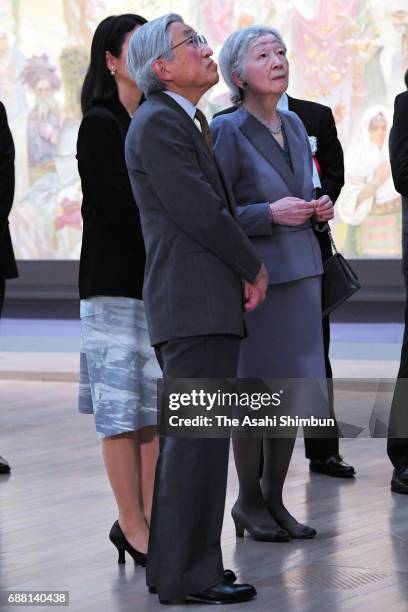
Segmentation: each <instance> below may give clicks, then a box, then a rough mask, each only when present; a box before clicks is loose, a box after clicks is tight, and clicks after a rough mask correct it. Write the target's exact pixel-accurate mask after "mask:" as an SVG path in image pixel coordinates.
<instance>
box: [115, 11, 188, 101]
mask: <svg viewBox="0 0 408 612" xmlns="http://www.w3.org/2000/svg"><path fill="white" fill-rule="evenodd" d="M175 22H179V23H184V20H183V18H182V17H181V16H180V15H177V14H176V13H169V14H168V15H164V16H163V17H158V19H153V20H152V21H149V22H148V23H145V24H144V25H142V26H141V27H140V28H137V30H135V31H134V32H133V34H132V36H131V37H130V41H129V48H128V52H127V58H126V63H127V68H128V70H129V73H130V75H131V76H132V77H133V78H134V79H135V81H136V83H137V85H138V87H139V88H140V89H141V90H142V91H143V93H144V94H145V95H149V94H151V93H153V92H154V91H164V90H165V89H166V86H165V84H164V82H163V81H161V80H160V79H159V77H158V76H156V73H155V72H154V70H153V68H152V64H153V62H154V61H155V60H157V59H159V57H161V58H163V59H166V60H171V59H173V57H174V55H173V51H172V49H171V45H172V37H171V34H170V32H169V31H168V27H169V25H170V24H172V23H175Z"/></svg>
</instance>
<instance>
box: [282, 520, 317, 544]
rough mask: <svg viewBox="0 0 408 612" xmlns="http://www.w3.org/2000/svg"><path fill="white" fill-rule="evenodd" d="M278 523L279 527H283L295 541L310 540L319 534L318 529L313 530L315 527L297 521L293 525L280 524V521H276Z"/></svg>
mask: <svg viewBox="0 0 408 612" xmlns="http://www.w3.org/2000/svg"><path fill="white" fill-rule="evenodd" d="M275 520H276V519H275ZM276 522H277V523H278V525H281V527H282V529H285V530H286V531H287V532H288V533H289V535H290V537H291V538H293V539H294V540H310V539H311V538H314V537H315V535H316V534H317V531H316V529H313V527H309V525H303V524H302V523H298V522H297V521H296V522H295V523H294V524H293V525H291V524H289V523H287V524H286V523H280V522H279V521H278V520H276Z"/></svg>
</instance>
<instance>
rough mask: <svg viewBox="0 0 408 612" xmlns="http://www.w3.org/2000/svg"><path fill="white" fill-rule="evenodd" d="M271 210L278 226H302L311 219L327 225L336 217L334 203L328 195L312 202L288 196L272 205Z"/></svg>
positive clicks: (273, 219)
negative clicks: (327, 222)
mask: <svg viewBox="0 0 408 612" xmlns="http://www.w3.org/2000/svg"><path fill="white" fill-rule="evenodd" d="M270 208H271V212H272V221H273V223H277V224H278V225H293V226H296V225H302V224H303V223H305V222H306V221H307V220H308V219H310V218H313V219H314V220H315V221H318V222H323V223H325V222H326V221H330V219H333V217H334V211H333V202H332V201H331V199H330V197H329V196H327V195H323V196H321V197H320V198H319V199H318V200H311V201H310V202H306V201H305V200H302V199H301V198H296V197H292V196H288V197H286V198H282V199H280V200H277V201H276V202H273V203H271V204H270Z"/></svg>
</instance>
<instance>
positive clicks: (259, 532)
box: [231, 504, 290, 542]
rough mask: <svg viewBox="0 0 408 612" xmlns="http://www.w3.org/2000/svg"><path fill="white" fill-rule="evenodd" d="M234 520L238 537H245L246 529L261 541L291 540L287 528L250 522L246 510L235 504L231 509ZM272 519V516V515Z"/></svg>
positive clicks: (255, 538)
mask: <svg viewBox="0 0 408 612" xmlns="http://www.w3.org/2000/svg"><path fill="white" fill-rule="evenodd" d="M231 516H232V520H233V521H234V524H235V535H236V536H237V538H243V537H244V534H245V530H247V531H248V533H249V534H250V535H251V536H252V537H253V539H254V540H257V541H259V542H289V540H290V536H289V533H288V532H287V531H286V529H282V528H281V527H279V526H276V527H273V526H272V525H271V526H270V527H269V526H268V527H263V526H261V525H253V524H251V523H250V520H249V518H248V516H247V515H246V514H245V511H244V510H242V508H240V507H239V506H238V504H235V506H234V507H233V508H232V510H231ZM271 520H273V519H272V517H271Z"/></svg>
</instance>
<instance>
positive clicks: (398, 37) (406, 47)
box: [367, 0, 408, 109]
mask: <svg viewBox="0 0 408 612" xmlns="http://www.w3.org/2000/svg"><path fill="white" fill-rule="evenodd" d="M367 8H368V9H369V11H370V15H371V18H372V19H373V21H374V23H375V26H376V28H377V30H378V35H379V36H378V44H379V47H380V53H379V65H380V69H381V71H382V76H383V78H384V81H385V85H386V101H385V103H386V105H387V106H388V107H389V108H390V109H391V108H392V106H393V104H394V98H395V96H396V95H397V94H398V93H399V92H400V91H401V79H402V75H403V74H404V72H405V70H406V69H407V68H408V4H407V1H406V0H388V1H387V2H384V0H367Z"/></svg>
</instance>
